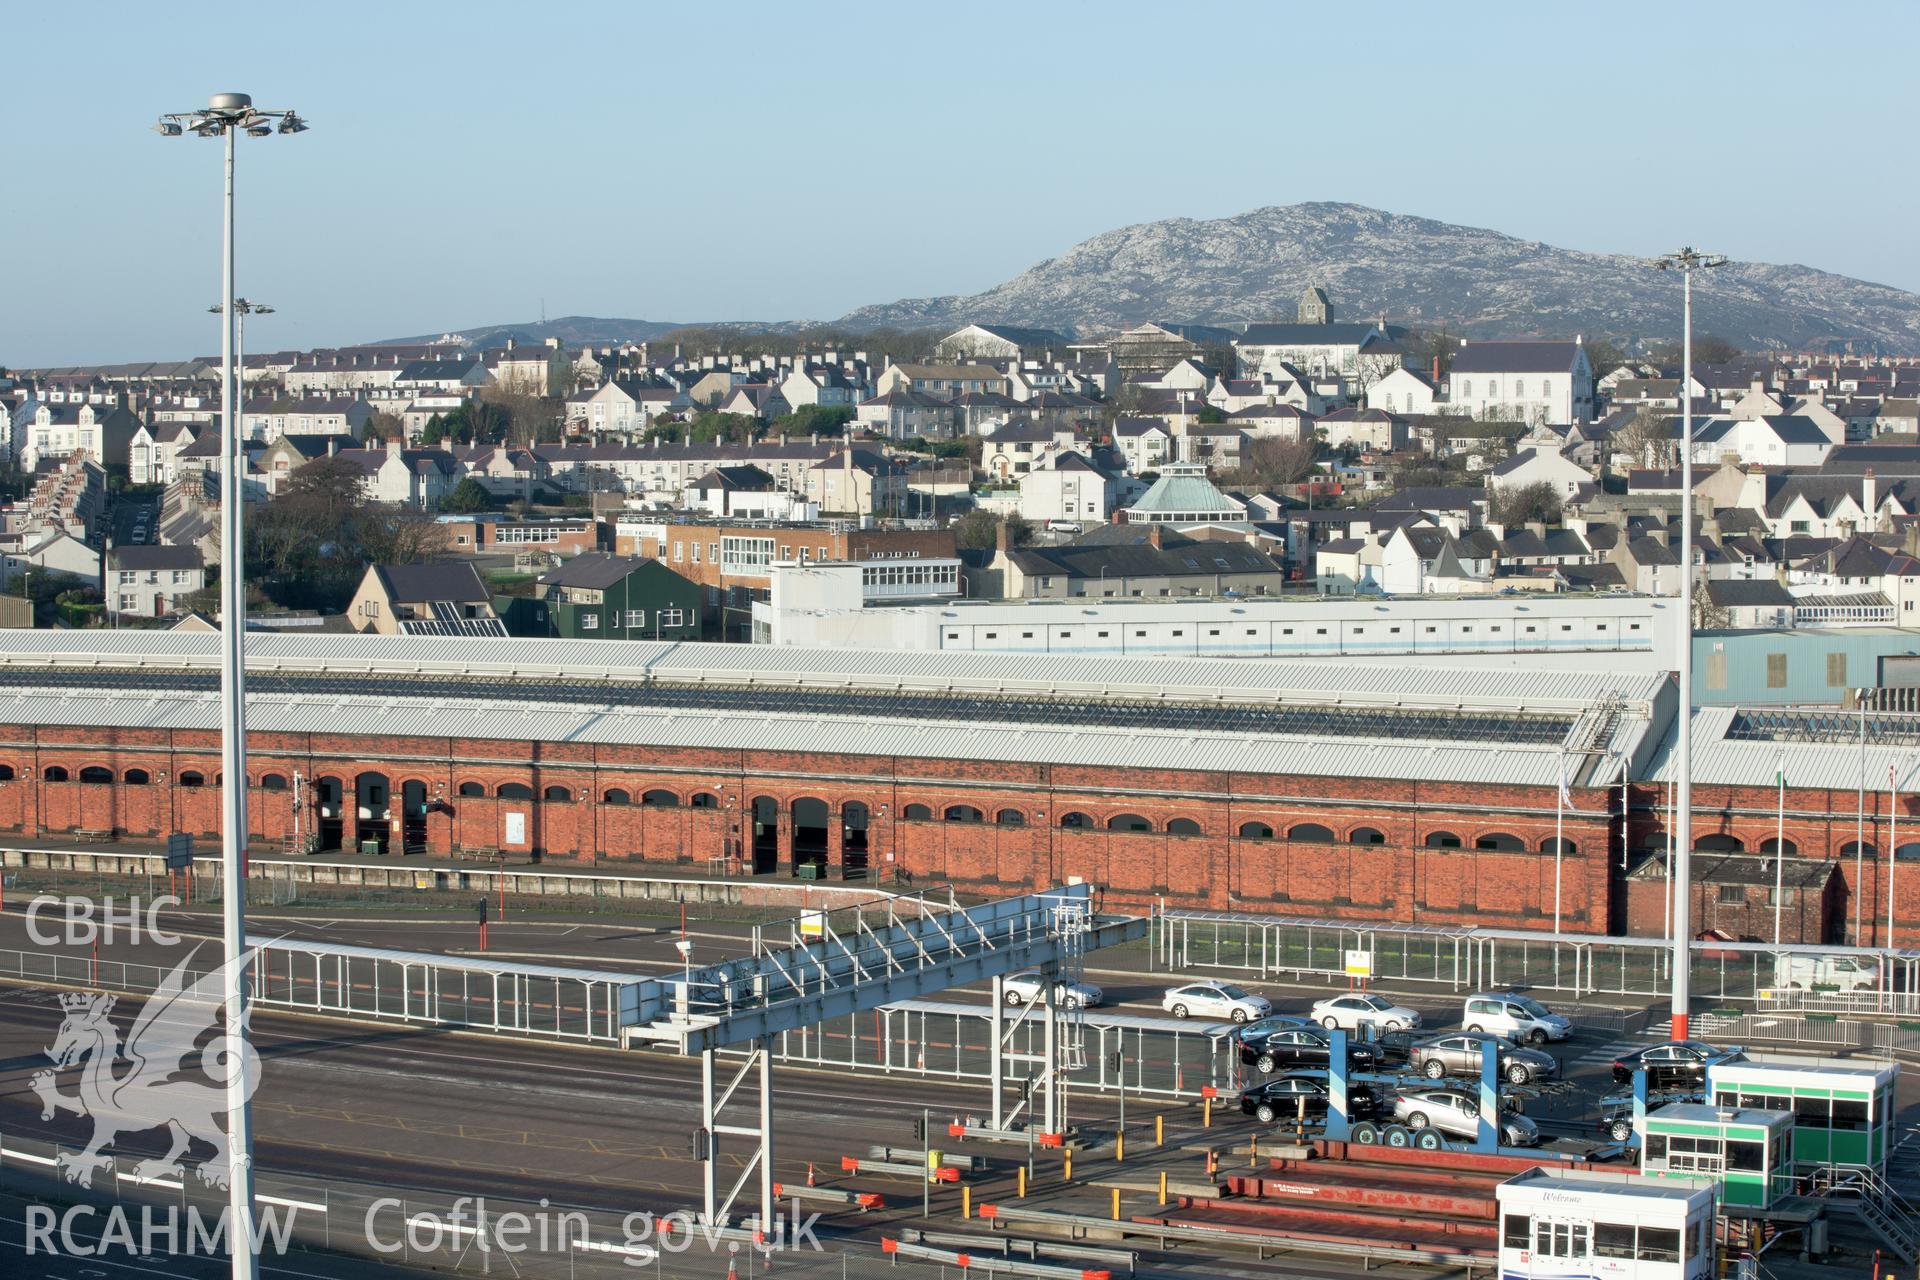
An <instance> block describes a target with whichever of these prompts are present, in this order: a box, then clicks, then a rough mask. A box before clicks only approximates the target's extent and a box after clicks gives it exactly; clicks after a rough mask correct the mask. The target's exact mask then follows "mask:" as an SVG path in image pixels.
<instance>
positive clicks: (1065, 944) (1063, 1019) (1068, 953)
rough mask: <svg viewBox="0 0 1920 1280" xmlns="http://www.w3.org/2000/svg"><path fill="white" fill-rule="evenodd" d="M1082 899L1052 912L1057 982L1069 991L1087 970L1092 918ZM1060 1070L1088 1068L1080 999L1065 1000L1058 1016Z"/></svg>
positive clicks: (1084, 1021) (1065, 903)
mask: <svg viewBox="0 0 1920 1280" xmlns="http://www.w3.org/2000/svg"><path fill="white" fill-rule="evenodd" d="M1089 905H1090V904H1089V903H1087V902H1086V901H1085V900H1075V901H1065V902H1061V903H1059V904H1057V905H1056V906H1055V907H1054V909H1053V931H1054V935H1055V936H1056V937H1057V938H1059V940H1060V972H1059V974H1058V977H1057V979H1056V981H1057V982H1059V983H1060V984H1062V985H1064V986H1065V987H1066V989H1067V990H1068V991H1072V990H1073V989H1074V986H1075V984H1077V983H1078V982H1080V980H1081V975H1082V974H1083V973H1085V971H1086V959H1087V933H1088V931H1089V930H1090V929H1091V928H1092V924H1093V916H1092V912H1091V911H1090V910H1089V909H1088V908H1089ZM1059 1053H1060V1070H1061V1071H1063V1072H1073V1071H1080V1070H1083V1069H1085V1067H1086V1065H1087V1015H1086V1010H1085V1009H1084V1008H1082V1007H1081V1002H1080V1001H1079V1000H1067V1001H1066V1002H1065V1008H1064V1009H1063V1010H1062V1011H1061V1013H1060V1045H1059Z"/></svg>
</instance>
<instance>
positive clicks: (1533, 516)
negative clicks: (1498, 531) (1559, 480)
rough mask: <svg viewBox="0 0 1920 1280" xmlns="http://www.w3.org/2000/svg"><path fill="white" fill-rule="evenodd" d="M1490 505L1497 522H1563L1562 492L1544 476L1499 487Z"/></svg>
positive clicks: (1489, 510) (1491, 513)
mask: <svg viewBox="0 0 1920 1280" xmlns="http://www.w3.org/2000/svg"><path fill="white" fill-rule="evenodd" d="M1487 505H1488V511H1487V514H1488V515H1489V516H1490V517H1492V519H1493V521H1494V522H1495V523H1496V524H1535V523H1538V524H1559V523H1560V495H1559V494H1558V493H1556V492H1554V488H1553V486H1552V485H1550V484H1548V483H1547V482H1546V481H1544V480H1538V481H1535V482H1534V483H1533V484H1523V485H1516V486H1514V487H1513V488H1501V489H1495V490H1494V491H1493V501H1492V502H1490V503H1488V504H1487Z"/></svg>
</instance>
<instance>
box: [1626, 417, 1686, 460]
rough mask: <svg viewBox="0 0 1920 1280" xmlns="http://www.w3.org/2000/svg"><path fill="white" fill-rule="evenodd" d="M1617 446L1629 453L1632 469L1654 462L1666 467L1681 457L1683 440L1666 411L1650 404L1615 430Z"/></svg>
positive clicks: (1627, 456)
mask: <svg viewBox="0 0 1920 1280" xmlns="http://www.w3.org/2000/svg"><path fill="white" fill-rule="evenodd" d="M1613 450H1614V452H1615V453H1620V454H1625V455H1626V458H1627V466H1628V468H1629V469H1631V468H1635V467H1645V466H1652V467H1654V468H1655V469H1657V470H1664V469H1666V468H1668V467H1671V466H1674V465H1675V464H1677V463H1678V462H1679V460H1680V442H1679V440H1678V439H1677V438H1676V437H1675V436H1674V434H1673V430H1672V428H1671V427H1670V426H1669V425H1668V422H1667V419H1666V417H1665V415H1663V414H1661V413H1660V412H1659V411H1657V410H1655V409H1654V408H1652V407H1651V406H1646V405H1643V406H1642V407H1641V408H1640V409H1639V410H1638V411H1636V412H1635V413H1634V415H1633V418H1632V420H1631V421H1629V422H1628V423H1627V424H1626V425H1625V426H1624V427H1621V428H1620V429H1619V430H1618V431H1616V432H1614V433H1613Z"/></svg>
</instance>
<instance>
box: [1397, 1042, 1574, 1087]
mask: <svg viewBox="0 0 1920 1280" xmlns="http://www.w3.org/2000/svg"><path fill="white" fill-rule="evenodd" d="M1489 1044H1491V1045H1493V1046H1494V1047H1495V1048H1497V1049H1498V1050H1499V1053H1500V1076H1501V1078H1502V1079H1504V1080H1505V1081H1506V1082H1507V1083H1508V1084H1532V1083H1533V1082H1534V1081H1535V1080H1550V1079H1552V1078H1553V1077H1554V1076H1556V1075H1558V1074H1559V1073H1560V1064H1559V1063H1558V1062H1556V1061H1555V1060H1554V1057H1553V1055H1552V1054H1550V1053H1547V1052H1546V1051H1544V1050H1541V1049H1527V1048H1523V1047H1521V1046H1520V1045H1517V1044H1515V1043H1513V1041H1511V1040H1505V1039H1502V1038H1501V1037H1499V1036H1496V1035H1494V1034H1492V1033H1491V1032H1487V1031H1449V1032H1447V1033H1446V1034H1445V1035H1438V1036H1428V1037H1427V1038H1426V1039H1425V1040H1421V1041H1419V1042H1418V1043H1416V1044H1415V1045H1414V1046H1413V1047H1412V1048H1411V1049H1409V1050H1408V1051H1407V1065H1408V1066H1410V1067H1412V1068H1413V1069H1414V1070H1415V1071H1418V1072H1421V1073H1422V1074H1423V1075H1425V1076H1426V1077H1427V1078H1428V1079H1430V1080H1438V1079H1440V1078H1442V1077H1443V1076H1464V1077H1466V1078H1468V1079H1478V1078H1479V1075H1480V1055H1481V1052H1482V1047H1483V1046H1485V1045H1489Z"/></svg>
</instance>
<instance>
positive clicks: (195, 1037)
mask: <svg viewBox="0 0 1920 1280" xmlns="http://www.w3.org/2000/svg"><path fill="white" fill-rule="evenodd" d="M198 950H199V948H197V947H196V948H195V949H194V951H192V952H188V953H187V956H186V958H185V959H183V960H182V961H181V962H180V963H179V964H177V965H175V966H174V968H173V971H172V972H171V973H169V974H167V976H166V977H165V978H164V979H162V981H161V983H160V986H159V988H158V989H157V990H156V991H155V992H154V993H153V995H152V996H150V997H149V998H148V999H147V1002H146V1003H145V1004H144V1005H142V1006H141V1009H140V1012H139V1014H138V1015H137V1016H136V1017H135V1018H134V1022H133V1031H132V1034H130V1035H129V1036H128V1037H127V1040H126V1044H125V1047H124V1048H123V1047H122V1045H121V1041H120V1030H119V1028H118V1027H116V1026H115V1025H114V1024H113V1023H112V1022H111V1021H110V1020H109V1019H108V1017H107V1015H108V1014H109V1013H111V1012H112V1010H113V1005H114V997H113V996H110V995H102V994H96V993H89V992H69V993H67V994H65V995H62V996H61V997H60V1007H61V1009H62V1010H64V1011H65V1014H66V1017H65V1020H64V1021H62V1022H61V1024H60V1031H59V1034H58V1035H57V1036H55V1037H54V1042H53V1047H52V1048H50V1049H48V1050H47V1056H48V1057H49V1058H51V1059H53V1064H54V1067H53V1070H51V1071H40V1072H36V1073H35V1074H34V1076H33V1079H32V1081H31V1085H32V1088H33V1091H34V1092H35V1093H37V1094H39V1095H40V1107H41V1110H40V1118H41V1119H42V1120H51V1119H53V1117H54V1115H55V1113H57V1112H61V1111H71V1112H73V1113H74V1114H76V1115H79V1116H83V1117H89V1118H91V1119H92V1120H93V1136H92V1138H91V1140H90V1141H89V1142H88V1143H87V1146H86V1149H85V1150H83V1151H81V1152H79V1153H77V1154H75V1153H67V1152H63V1153H62V1154H61V1155H60V1157H59V1161H60V1169H61V1172H62V1173H64V1174H65V1175H66V1177H67V1179H68V1181H70V1182H77V1183H79V1184H80V1185H81V1186H83V1187H88V1186H92V1185H93V1174H94V1171H95V1170H97V1169H103V1168H107V1167H109V1166H111V1164H112V1163H113V1162H112V1158H111V1157H110V1156H107V1155H105V1154H103V1149H104V1148H105V1147H106V1146H107V1145H108V1144H110V1143H112V1142H113V1141H114V1140H115V1139H117V1138H118V1137H120V1135H122V1134H127V1133H139V1132H142V1131H144V1130H148V1129H165V1130H167V1133H168V1136H169V1139H170V1141H171V1143H172V1146H171V1148H170V1149H169V1150H168V1151H167V1153H166V1154H165V1155H164V1156H160V1157H158V1158H156V1159H151V1160H143V1161H141V1162H140V1163H139V1164H138V1165H136V1166H135V1168H134V1173H135V1175H136V1176H138V1177H141V1178H162V1177H167V1176H170V1175H172V1176H180V1175H181V1174H182V1172H183V1170H182V1166H181V1162H180V1158H181V1157H182V1156H184V1155H185V1154H187V1150H188V1148H189V1147H191V1146H192V1144H193V1142H194V1140H195V1139H199V1140H200V1141H201V1142H202V1143H204V1144H206V1145H207V1146H210V1147H212V1148H213V1155H212V1156H211V1157H209V1158H208V1159H206V1160H203V1161H201V1163H200V1167H199V1169H198V1170H197V1173H198V1175H199V1178H200V1181H201V1182H203V1183H205V1184H206V1185H207V1186H211V1187H225V1186H226V1185H227V1171H228V1152H227V1135H226V1133H225V1131H223V1130H222V1129H221V1128H220V1125H219V1123H218V1117H220V1116H222V1115H224V1114H225V1113H226V1109H227V1096H226V1088H227V1083H228V1082H229V1081H230V1080H231V1079H232V1078H233V1073H234V1072H244V1073H245V1081H246V1092H247V1097H249V1098H251V1097H252V1096H253V1092H254V1090H255V1089H257V1088H258V1087H259V1085H260V1060H259V1056H258V1055H257V1054H256V1053H255V1052H254V1049H253V1046H252V1045H250V1044H247V1043H245V1042H244V1041H243V1040H240V1039H239V1038H237V1037H234V1036H232V1035H230V1034H226V1033H223V1034H221V1035H217V1036H215V1037H213V1038H212V1039H211V1040H209V1041H208V1042H207V1043H206V1044H205V1045H204V1046H202V1045H200V1043H199V1042H200V1039H201V1037H202V1036H204V1035H205V1034H206V1033H207V1032H208V1031H209V1030H211V1029H212V1028H213V1026H214V1025H215V1022H216V1020H217V1019H218V1018H219V1015H220V1010H221V1008H222V1007H223V1000H224V998H225V992H226V989H227V980H228V974H229V973H230V972H231V971H232V969H234V968H240V969H244V968H245V967H246V966H247V965H248V964H250V963H251V962H252V961H253V958H254V956H255V955H257V954H258V948H255V949H254V950H251V951H248V952H247V953H246V954H244V955H242V956H241V957H240V958H239V960H238V961H236V962H235V963H234V965H231V966H222V967H221V968H219V969H215V970H214V971H213V972H211V973H208V974H204V975H202V976H201V977H200V978H198V979H197V980H195V981H194V982H193V984H192V985H191V986H189V985H187V977H188V973H187V965H188V964H189V963H191V962H192V960H193V957H194V954H195V953H196V952H197V951H198ZM123 1059H124V1061H125V1063H126V1064H127V1065H126V1068H125V1069H124V1070H122V1069H120V1067H121V1063H122V1060H123ZM188 1059H197V1060H198V1062H199V1064H200V1069H201V1070H202V1071H203V1072H204V1073H205V1074H206V1075H207V1076H208V1077H210V1078H211V1079H212V1081H213V1083H212V1084H204V1083H201V1082H200V1081H199V1080H197V1079H193V1078H182V1079H175V1074H176V1073H180V1072H189V1073H190V1072H191V1068H190V1067H188V1066H187V1065H186V1064H187V1060H188ZM75 1066H78V1067H79V1068H80V1087H79V1090H78V1091H77V1092H75V1093H70V1094H69V1093H61V1092H60V1091H59V1089H58V1088H57V1087H56V1081H57V1079H58V1075H57V1073H58V1072H60V1071H64V1070H66V1069H68V1068H71V1067H75Z"/></svg>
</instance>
